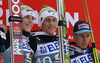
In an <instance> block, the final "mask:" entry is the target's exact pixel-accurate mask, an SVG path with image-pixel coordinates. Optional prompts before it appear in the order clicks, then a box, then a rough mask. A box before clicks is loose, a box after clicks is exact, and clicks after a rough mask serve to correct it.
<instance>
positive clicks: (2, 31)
mask: <svg viewBox="0 0 100 63" xmlns="http://www.w3.org/2000/svg"><path fill="white" fill-rule="evenodd" d="M9 46H10V34H9V31H8V29H7V27H6V26H5V25H0V47H1V49H0V52H4V51H5V49H7V48H8V47H9Z"/></svg>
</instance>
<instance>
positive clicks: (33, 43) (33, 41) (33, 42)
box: [28, 36, 37, 53]
mask: <svg viewBox="0 0 100 63" xmlns="http://www.w3.org/2000/svg"><path fill="white" fill-rule="evenodd" d="M28 44H29V45H30V47H31V48H32V50H33V51H34V53H35V52H36V49H37V43H36V38H35V37H33V36H30V37H29V43H28Z"/></svg>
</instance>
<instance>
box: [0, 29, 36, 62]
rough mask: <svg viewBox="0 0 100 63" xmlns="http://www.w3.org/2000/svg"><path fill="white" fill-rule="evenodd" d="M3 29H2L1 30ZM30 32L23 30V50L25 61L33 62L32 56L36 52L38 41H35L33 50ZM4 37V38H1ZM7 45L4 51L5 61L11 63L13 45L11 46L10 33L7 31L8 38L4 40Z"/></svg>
mask: <svg viewBox="0 0 100 63" xmlns="http://www.w3.org/2000/svg"><path fill="white" fill-rule="evenodd" d="M0 31H1V30H0ZM29 36H30V33H28V32H26V31H24V30H23V52H24V58H23V59H24V63H31V56H32V55H33V54H34V53H35V50H36V47H37V46H36V42H33V45H34V46H33V47H34V48H33V50H32V49H31V48H30V45H29V44H28V42H29ZM0 39H3V38H0ZM3 45H5V51H4V52H3V63H11V47H10V34H9V32H7V33H6V40H4V41H3Z"/></svg>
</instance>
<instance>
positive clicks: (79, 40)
mask: <svg viewBox="0 0 100 63" xmlns="http://www.w3.org/2000/svg"><path fill="white" fill-rule="evenodd" d="M73 37H74V39H75V41H76V45H77V46H78V47H80V48H82V49H85V48H87V46H88V44H89V40H90V32H84V33H80V34H73Z"/></svg>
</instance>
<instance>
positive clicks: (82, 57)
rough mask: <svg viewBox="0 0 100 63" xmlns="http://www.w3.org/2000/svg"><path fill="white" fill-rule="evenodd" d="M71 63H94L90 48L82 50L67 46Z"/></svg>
mask: <svg viewBox="0 0 100 63" xmlns="http://www.w3.org/2000/svg"><path fill="white" fill-rule="evenodd" d="M69 53H70V61H71V63H94V58H93V52H92V48H91V47H89V46H88V47H87V48H86V49H84V50H82V49H80V48H78V47H76V46H74V47H72V45H71V46H69Z"/></svg>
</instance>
